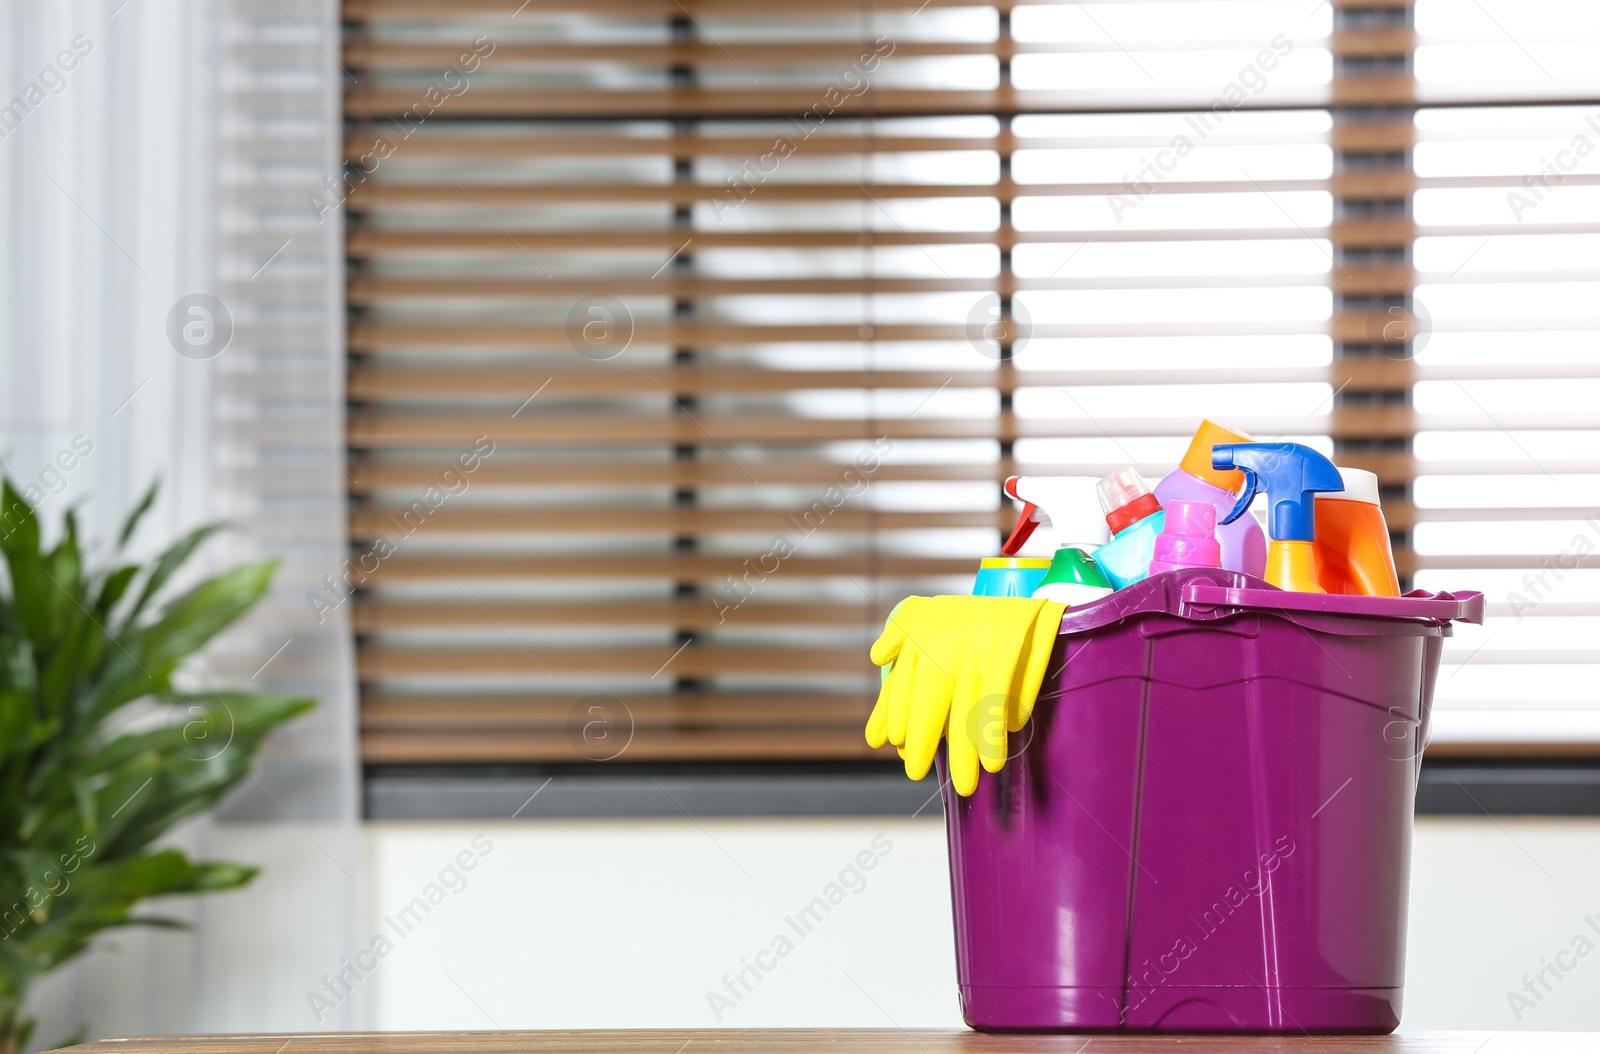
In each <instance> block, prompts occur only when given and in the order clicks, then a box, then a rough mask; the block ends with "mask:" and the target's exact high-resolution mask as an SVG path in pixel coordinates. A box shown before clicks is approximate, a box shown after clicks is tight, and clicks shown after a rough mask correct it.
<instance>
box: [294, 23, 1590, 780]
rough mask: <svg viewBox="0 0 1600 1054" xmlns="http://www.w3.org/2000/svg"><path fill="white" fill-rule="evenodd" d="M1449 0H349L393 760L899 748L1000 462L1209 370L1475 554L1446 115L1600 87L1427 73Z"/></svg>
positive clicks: (384, 703) (840, 752) (1189, 413)
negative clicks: (1431, 23) (1323, 0)
mask: <svg viewBox="0 0 1600 1054" xmlns="http://www.w3.org/2000/svg"><path fill="white" fill-rule="evenodd" d="M1412 15H1413V12H1412V8H1411V5H1410V4H1404V3H1363V4H1360V5H1356V4H1352V3H1346V2H1337V3H1332V4H1325V5H1322V6H1319V7H1316V8H1314V9H1313V8H1312V7H1311V5H1307V4H1304V3H1282V2H1278V0H1232V2H1225V0H1219V2H1215V3H1211V2H1206V3H1194V2H1189V3H1178V2H1158V0H1150V2H1145V0H1138V2H1134V0H1103V2H1096V3H1080V4H1069V5H1063V4H1031V3H991V4H971V3H948V2H941V0H929V2H927V3H914V2H910V0H900V2H895V0H889V2H877V3H861V2H859V0H856V2H845V0H812V2H808V3H806V4H803V5H802V4H798V3H787V2H778V3H766V4H753V3H743V2H732V0H698V2H688V0H685V2H683V3H675V2H666V3H659V2H645V0H626V2H625V0H599V2H590V3H582V4H580V3H560V2H554V0H530V2H529V3H526V4H523V5H522V6H521V7H517V6H516V5H514V4H511V3H504V2H500V3H477V2H470V0H469V2H457V3H442V2H427V0H347V2H346V3H345V5H344V18H345V30H346V39H345V47H344V53H343V56H342V61H343V63H344V65H345V67H346V69H347V71H348V74H349V77H350V87H349V89H348V90H347V93H346V100H345V111H346V123H347V142H346V159H347V164H346V169H345V172H344V174H343V178H342V179H340V180H330V181H329V182H328V185H325V186H324V187H322V188H320V189H319V191H318V192H317V193H315V194H313V195H312V208H313V209H314V210H321V211H326V212H328V213H341V214H342V216H343V219H344V221H345V224H346V239H345V251H346V257H347V265H348V273H349V279H348V287H347V300H348V305H349V308H350V325H349V332H348V351H349V374H348V382H347V385H348V390H347V394H348V399H349V401H350V412H349V416H348V424H347V428H348V444H349V448H350V476H351V484H350V491H351V496H352V511H351V524H350V532H351V540H352V555H351V561H350V565H349V571H348V572H347V574H346V575H345V581H344V582H343V583H342V586H343V587H345V588H348V589H349V590H351V591H353V593H354V601H353V606H352V611H353V618H354V622H355V628H356V633H357V635H358V669H359V675H360V680H361V684H362V703H361V707H362V719H361V721H362V750H363V757H364V758H365V759H366V760H367V761H369V762H378V763H384V762H388V763H421V762H432V763H444V762H470V763H476V762H519V761H567V760H583V759H589V760H596V761H600V760H613V759H621V760H626V761H651V760H674V759H676V760H713V759H746V760H749V759H776V758H791V759H849V758H863V757H868V756H870V754H871V752H870V751H869V750H868V749H867V748H866V746H865V745H864V743H863V742H862V737H861V725H862V723H863V720H864V717H865V714H866V712H867V710H868V709H869V707H870V704H871V700H872V698H873V696H874V695H875V686H876V671H875V670H874V669H873V668H872V667H871V666H870V665H869V664H868V663H867V661H866V658H865V653H866V645H867V643H868V642H869V641H870V640H871V639H872V637H873V636H874V635H875V634H876V632H877V629H878V628H879V627H880V626H881V624H882V622H883V620H884V618H885V617H886V615H887V613H888V610H889V608H890V607H892V605H893V604H894V603H895V602H896V601H897V600H898V599H899V598H900V597H901V596H903V595H905V594H907V593H909V592H929V591H934V592H959V591H963V590H965V589H966V588H968V586H969V585H970V576H971V574H972V572H973V571H974V569H975V566H976V561H977V560H978V559H979V558H980V557H982V556H986V555H992V554H993V552H994V551H995V548H996V546H997V544H998V540H999V538H1000V537H1001V534H1000V532H1002V531H1004V530H1006V529H1007V528H1009V526H1010V523H1011V521H1012V519H1013V517H1014V515H1015V514H1014V511H1013V510H1012V509H1011V508H1010V507H1009V503H1008V502H1004V501H1002V498H1001V494H1000V490H999V486H998V484H999V482H1000V481H1001V480H1003V479H1004V477H1005V476H1007V475H1009V474H1012V473H1015V472H1032V473H1070V474H1101V473H1104V472H1107V471H1110V470H1112V469H1114V468H1116V467H1119V466H1121V465H1124V464H1133V465H1135V466H1136V467H1138V468H1139V469H1140V470H1142V471H1144V472H1145V473H1146V474H1147V475H1151V476H1159V475H1162V474H1164V473H1165V472H1167V471H1169V470H1170V469H1171V468H1172V467H1173V458H1174V456H1175V455H1176V454H1177V453H1178V452H1180V451H1181V449H1182V447H1183V445H1184V442H1183V440H1184V438H1185V437H1186V435H1187V433H1188V432H1190V431H1191V430H1192V429H1193V427H1194V425H1195V424H1196V423H1197V422H1198V419H1199V418H1200V417H1201V416H1212V417H1218V418H1221V419H1224V420H1227V421H1229V422H1230V423H1233V424H1236V425H1238V426H1240V427H1243V428H1245V429H1248V430H1250V431H1252V432H1254V433H1255V434H1256V435H1258V436H1259V437H1261V438H1270V437H1283V438H1291V439H1297V440H1301V441H1305V442H1309V443H1313V444H1315V445H1317V446H1319V447H1320V448H1322V449H1324V450H1326V451H1328V452H1330V453H1334V454H1336V455H1337V456H1338V459H1339V460H1340V462H1341V463H1343V464H1350V465H1356V466H1359V467H1365V468H1370V469H1373V470H1374V471H1377V472H1378V473H1379V475H1380V477H1381V479H1382V481H1383V484H1384V487H1385V495H1386V499H1387V502H1386V511H1387V512H1388V515H1389V517H1390V523H1391V525H1392V527H1393V528H1394V530H1395V534H1396V542H1397V559H1398V562H1399V563H1400V565H1401V568H1402V572H1403V573H1404V574H1405V575H1406V576H1407V577H1408V578H1409V577H1411V576H1413V575H1415V576H1417V579H1418V581H1419V582H1425V581H1426V580H1425V578H1424V577H1423V576H1425V575H1431V574H1434V573H1435V572H1436V571H1437V572H1438V573H1439V574H1441V575H1444V576H1445V578H1446V579H1448V581H1443V582H1441V584H1442V585H1446V586H1454V587H1465V586H1473V585H1476V584H1477V582H1478V580H1479V579H1478V577H1477V576H1476V574H1474V573H1472V572H1473V569H1474V568H1477V567H1483V566H1489V565H1492V564H1493V562H1494V561H1493V559H1489V560H1488V561H1487V563H1486V561H1485V560H1479V561H1478V562H1477V563H1471V564H1470V566H1469V565H1468V564H1459V563H1458V564H1451V563H1449V561H1448V560H1446V559H1445V558H1444V556H1443V555H1442V554H1441V553H1440V552H1438V551H1437V549H1436V548H1430V547H1436V546H1437V545H1442V544H1446V543H1444V542H1442V541H1438V540H1437V539H1436V538H1435V536H1433V535H1432V534H1430V533H1429V532H1430V531H1432V530H1433V529H1434V528H1435V526H1436V525H1442V523H1443V522H1452V523H1466V522H1469V519H1470V517H1469V515H1468V513H1467V512H1465V511H1463V509H1464V508H1465V507H1464V506H1461V505H1456V506H1450V508H1453V509H1454V510H1455V511H1454V512H1446V511H1445V506H1439V507H1438V508H1435V505H1434V504H1433V503H1436V502H1438V501H1440V500H1442V499H1441V498H1440V496H1439V495H1440V494H1441V493H1442V492H1437V491H1433V490H1430V489H1429V488H1432V487H1434V486H1436V484H1435V483H1433V482H1431V481H1432V480H1433V479H1434V478H1435V476H1436V475H1437V476H1441V477H1442V478H1446V479H1455V478H1458V477H1460V476H1461V474H1460V473H1457V474H1456V475H1455V476H1451V475H1449V470H1448V468H1440V467H1439V465H1440V464H1441V463H1443V462H1448V461H1449V460H1450V458H1449V457H1436V456H1434V455H1432V454H1431V453H1430V452H1429V451H1430V449H1431V448H1430V447H1429V446H1428V444H1429V443H1431V442H1433V441H1434V440H1433V439H1432V438H1430V437H1432V436H1435V435H1438V436H1442V437H1443V442H1444V444H1445V445H1446V446H1447V447H1448V446H1449V444H1451V443H1452V442H1454V440H1455V438H1456V437H1458V436H1459V435H1461V434H1467V433H1472V432H1473V430H1474V429H1476V430H1478V431H1482V429H1483V427H1484V425H1483V421H1484V420H1486V419H1487V418H1486V417H1485V416H1484V415H1483V414H1475V413H1473V412H1465V411H1463V412H1456V411H1440V412H1438V413H1437V414H1435V413H1433V412H1432V411H1427V412H1424V411H1425V410H1426V407H1427V405H1429V404H1427V402H1426V399H1427V398H1433V396H1432V395H1430V394H1429V393H1430V392H1431V391H1432V389H1430V388H1429V387H1427V386H1428V385H1430V384H1433V383H1434V381H1435V378H1436V377H1438V376H1442V375H1441V374H1439V373H1437V372H1430V371H1435V370H1436V365H1437V363H1436V360H1434V359H1430V358H1428V357H1427V356H1429V355H1439V354H1444V352H1443V351H1442V350H1441V349H1443V348H1445V347H1448V345H1449V343H1450V341H1449V340H1447V339H1446V332H1445V331H1446V330H1448V329H1449V328H1450V326H1451V325H1453V323H1446V322H1444V321H1442V320H1441V319H1440V317H1439V314H1438V312H1437V311H1434V310H1433V309H1432V306H1431V304H1429V300H1428V296H1427V291H1428V290H1429V289H1430V288H1431V287H1430V285H1429V283H1430V282H1432V281H1434V280H1435V279H1436V278H1437V276H1436V275H1435V274H1434V273H1433V271H1432V270H1431V269H1430V268H1431V265H1429V266H1428V267H1421V266H1419V265H1418V264H1417V263H1416V261H1414V259H1413V253H1414V250H1413V245H1415V246H1416V247H1417V248H1416V250H1415V251H1416V252H1422V251H1423V249H1424V248H1426V247H1427V246H1428V245H1430V244H1432V243H1431V242H1429V241H1427V239H1428V238H1430V237H1434V236H1435V234H1436V233H1437V236H1438V237H1444V238H1449V237H1457V236H1459V235H1458V233H1457V232H1456V231H1455V229H1454V228H1453V227H1452V226H1451V225H1449V224H1445V225H1443V227H1442V228H1441V230H1439V231H1438V232H1433V231H1431V230H1430V229H1429V228H1427V227H1426V226H1423V225H1420V224H1419V221H1418V218H1417V216H1416V215H1414V208H1415V207H1420V205H1421V203H1423V202H1425V201H1426V200H1427V199H1426V198H1425V197H1424V195H1425V194H1426V193H1429V192H1431V190H1432V188H1433V187H1435V186H1438V187H1441V188H1444V187H1453V186H1455V185H1456V184H1457V183H1458V182H1459V180H1455V181H1454V182H1453V181H1452V180H1453V179H1454V177H1450V176H1427V177H1424V176H1422V175H1420V174H1419V173H1418V172H1417V171H1414V168H1415V165H1414V164H1413V160H1414V158H1423V159H1426V157H1427V155H1426V153H1425V152H1423V151H1421V150H1420V147H1421V146H1422V145H1425V144H1426V143H1427V141H1428V135H1429V133H1428V131H1427V125H1426V117H1427V115H1428V114H1429V113H1431V112H1433V111H1434V109H1438V110H1439V112H1443V113H1448V114H1464V113H1468V112H1472V111H1471V107H1473V106H1493V105H1495V104H1497V103H1500V104H1503V103H1505V102H1506V101H1507V99H1508V98H1509V99H1511V101H1513V102H1515V103H1516V104H1517V105H1518V107H1519V108H1520V107H1522V106H1524V105H1526V104H1528V103H1531V102H1540V103H1543V104H1546V105H1554V103H1555V102H1556V97H1557V96H1559V95H1561V93H1563V92H1565V93H1568V96H1569V97H1575V96H1576V95H1578V94H1580V93H1581V91H1582V90H1584V89H1583V86H1582V84H1581V83H1578V82H1577V81H1572V82H1570V83H1569V82H1561V83H1558V84H1556V85H1554V86H1546V85H1534V86H1529V87H1527V88H1526V89H1525V90H1523V91H1522V94H1521V95H1518V94H1516V92H1512V94H1511V95H1510V96H1505V95H1502V94H1492V93H1500V92H1502V91H1503V90H1508V89H1505V88H1504V86H1502V85H1499V84H1486V83H1485V82H1484V81H1483V79H1482V78H1473V77H1467V78H1463V79H1462V80H1461V81H1460V82H1459V83H1458V82H1455V81H1440V82H1439V83H1438V84H1437V85H1435V84H1434V83H1433V82H1432V81H1424V80H1422V79H1421V78H1419V77H1418V76H1417V69H1418V68H1421V69H1424V70H1425V69H1426V68H1428V67H1427V65H1426V63H1425V62H1423V61H1422V60H1423V59H1425V58H1426V57H1427V56H1428V55H1430V54H1431V52H1428V51H1427V50H1426V48H1423V49H1422V50H1420V51H1419V50H1418V41H1419V38H1418V36H1417V33H1416V31H1415V27H1414V26H1413V18H1412ZM1483 35H1484V34H1483V33H1482V32H1481V31H1480V30H1479V29H1476V28H1468V29H1464V30H1461V31H1459V32H1457V31H1456V30H1449V31H1447V32H1445V34H1444V37H1443V39H1444V40H1445V41H1446V44H1445V45H1442V46H1449V47H1469V48H1470V47H1472V46H1476V44H1475V43H1474V42H1478V41H1480V39H1481V38H1482V37H1483ZM1421 39H1422V40H1423V41H1426V40H1427V38H1426V37H1423V38H1421ZM1430 61H1431V60H1430ZM1486 91H1487V92H1491V94H1487V95H1486V94H1484V92H1486ZM1430 92H1433V93H1434V94H1433V95H1431V96H1430V94H1429V93H1430ZM1425 102H1426V103H1427V106H1424V105H1423V104H1424V103H1425ZM1435 104H1437V105H1435ZM1469 104H1470V105H1469ZM1419 140H1420V141H1421V142H1420V143H1419ZM1457 226H1459V224H1458V225H1457ZM1430 251H1431V250H1430ZM1466 273H1469V274H1470V271H1469V272H1466ZM1456 277H1457V279H1459V275H1458V276H1456ZM1574 281H1581V279H1574ZM1425 305H1427V306H1425ZM1530 324H1532V323H1530ZM1460 328H1461V330H1462V331H1463V332H1466V331H1468V330H1469V329H1470V326H1469V325H1467V324H1463V325H1462V326H1461V327H1460ZM1535 328H1538V327H1537V326H1535ZM1424 338H1426V341H1427V342H1426V343H1425V341H1424ZM1437 361H1439V362H1442V361H1444V360H1437ZM1498 362H1499V365H1497V366H1493V367H1490V368H1488V369H1487V370H1486V369H1485V367H1484V365H1483V364H1478V365H1475V366H1474V369H1476V370H1477V371H1478V372H1477V373H1476V374H1473V375H1472V376H1473V377H1474V378H1475V379H1477V380H1484V381H1489V382H1494V381H1495V380H1497V379H1499V378H1500V377H1502V376H1516V377H1521V376H1523V374H1522V373H1521V372H1519V371H1520V370H1521V369H1522V362H1523V360H1522V359H1521V358H1520V357H1513V356H1510V355H1506V356H1504V357H1503V358H1502V359H1501V360H1498ZM1563 369H1564V367H1561V366H1556V367H1553V370H1554V372H1549V370H1547V372H1546V373H1545V374H1544V376H1546V377H1547V378H1549V379H1552V380H1555V381H1556V382H1557V383H1560V381H1561V379H1562V378H1563V377H1565V376H1566V375H1565V374H1563V373H1561V370H1563ZM1496 370H1498V371H1499V372H1495V371H1496ZM1460 376H1461V377H1462V378H1463V379H1465V378H1466V377H1467V376H1468V374H1466V373H1462V374H1460ZM1419 400H1421V401H1420V402H1419ZM1581 416H1582V412H1581V411H1578V410H1574V412H1573V418H1574V421H1576V419H1577V418H1579V417H1581ZM1591 423H1592V422H1591ZM1532 427H1533V428H1534V430H1535V431H1539V432H1541V434H1542V433H1543V432H1544V428H1543V426H1532ZM1572 427H1573V428H1579V427H1586V426H1583V425H1579V424H1576V423H1574V424H1573V425H1572ZM1580 460H1581V459H1580ZM1424 470H1426V471H1424ZM1588 471H1594V470H1593V468H1590V469H1589V470H1588ZM1515 493H1517V494H1522V493H1524V492H1523V491H1521V490H1516V491H1515ZM1424 506H1427V508H1426V509H1425V508H1424ZM1452 516H1453V517H1454V519H1450V517H1452ZM1471 516H1477V517H1478V518H1479V520H1482V521H1484V522H1489V521H1490V518H1489V517H1487V516H1485V515H1483V514H1480V513H1476V512H1475V513H1471ZM1489 530H1490V534H1491V536H1493V531H1494V528H1493V527H1490V528H1489ZM1038 544H1039V545H1040V546H1041V552H1042V551H1043V548H1042V547H1043V546H1044V544H1045V543H1044V541H1043V539H1042V538H1041V540H1040V542H1039V543H1038ZM1448 544H1460V543H1459V542H1452V543H1448ZM1458 566H1459V569H1460V570H1461V572H1462V576H1461V577H1460V578H1457V577H1454V570H1455V569H1456V568H1457V567H1458ZM329 602H330V603H332V602H334V601H332V600H330V601H329ZM1548 610H1550V611H1551V612H1554V611H1555V610H1556V609H1554V608H1550V609H1548ZM1576 617H1581V616H1576ZM1487 654H1488V649H1487V647H1486V649H1485V653H1484V655H1487ZM1508 654H1510V653H1508ZM1483 657H1484V656H1480V657H1479V659H1478V660H1476V661H1483ZM1447 680H1453V679H1451V678H1448V677H1447ZM1502 702H1503V701H1502ZM1507 705H1509V704H1507ZM1569 709H1570V708H1569Z"/></svg>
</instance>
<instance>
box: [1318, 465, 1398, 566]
mask: <svg viewBox="0 0 1600 1054" xmlns="http://www.w3.org/2000/svg"><path fill="white" fill-rule="evenodd" d="M1339 477H1340V478H1341V479H1342V480H1344V489H1343V490H1340V491H1333V492H1328V493H1322V494H1318V495H1317V498H1316V532H1317V543H1316V544H1317V549H1318V550H1319V551H1320V552H1319V556H1320V557H1321V559H1320V561H1319V563H1318V569H1317V577H1318V581H1319V582H1321V584H1322V588H1323V589H1325V590H1326V591H1328V592H1329V593H1339V594H1345V595H1349V596H1367V597H1397V596H1399V595H1400V577H1399V575H1397V574H1396V573H1395V569H1394V549H1393V548H1392V547H1391V546H1390V544H1389V525H1388V523H1386V522H1385V521H1384V518H1383V509H1382V508H1381V507H1380V506H1379V504H1378V477H1377V476H1375V475H1373V474H1372V473H1371V472H1368V471H1366V470H1365V469H1359V468H1340V469H1339Z"/></svg>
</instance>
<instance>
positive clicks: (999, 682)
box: [866, 596, 1066, 796]
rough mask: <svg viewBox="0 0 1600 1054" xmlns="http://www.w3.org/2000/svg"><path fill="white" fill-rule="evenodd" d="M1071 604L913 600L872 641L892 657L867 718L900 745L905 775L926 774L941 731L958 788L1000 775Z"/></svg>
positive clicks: (882, 736) (880, 656)
mask: <svg viewBox="0 0 1600 1054" xmlns="http://www.w3.org/2000/svg"><path fill="white" fill-rule="evenodd" d="M1065 610H1066V608H1065V607H1064V606H1063V605H1061V604H1056V603H1053V602H1051V601H1046V600H1031V599H1028V598H1026V597H965V596H942V597H907V598H906V599H905V600H904V601H903V602H902V603H901V604H900V605H899V606H898V607H897V608H895V610H894V611H893V612H891V613H890V616H889V621H888V623H887V624H886V625H885V626H884V631H883V635H882V636H880V637H879V638H878V640H877V641H876V642H875V643H874V644H873V646H872V661H873V662H874V663H876V664H877V665H879V666H885V665H889V664H891V663H892V664H893V665H892V667H891V668H890V670H889V672H888V675H887V676H886V677H885V678H884V681H883V685H882V687H881V688H880V690H879V692H878V703H877V705H876V706H875V707H873V710H872V715H871V716H870V717H869V718H868V719H867V729H866V737H867V742H868V743H869V744H870V745H872V746H874V747H879V746H882V745H883V744H884V743H892V744H894V745H895V747H897V748H898V749H899V751H900V756H901V757H902V758H903V759H904V760H905V765H906V775H908V776H910V777H911V778H912V779H921V778H922V777H924V776H926V775H927V774H928V769H929V768H930V767H931V766H932V765H933V756H934V752H935V751H936V750H937V749H938V747H939V739H940V738H941V737H943V738H944V739H946V740H947V741H948V743H949V747H948V756H949V761H950V781H951V784H952V785H953V786H954V787H955V788H956V791H957V793H959V794H961V795H963V796H965V795H968V794H971V793H972V792H973V791H974V790H976V789H977V786H978V767H979V765H980V764H981V765H982V766H983V768H985V769H987V770H988V771H990V772H998V771H1000V769H1001V767H1002V766H1004V764H1005V761H1006V747H1007V733H1008V732H1018V731H1021V729H1022V727H1023V726H1024V725H1025V724H1026V723H1027V721H1028V718H1029V717H1030V716H1031V715H1032V713H1033V705H1034V702H1035V701H1036V700H1037V699H1038V696H1039V686H1040V684H1041V683H1043V681H1044V671H1045V667H1046V665H1048V663H1049V661H1050V652H1051V649H1052V648H1053V647H1054V646H1055V639H1056V635H1057V633H1058V632H1059V630H1060V628H1061V613H1062V612H1063V611H1065Z"/></svg>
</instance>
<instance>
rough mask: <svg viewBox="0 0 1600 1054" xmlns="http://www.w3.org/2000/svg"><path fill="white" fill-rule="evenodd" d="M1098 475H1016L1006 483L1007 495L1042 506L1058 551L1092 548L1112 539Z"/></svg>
mask: <svg viewBox="0 0 1600 1054" xmlns="http://www.w3.org/2000/svg"><path fill="white" fill-rule="evenodd" d="M1099 482H1100V481H1099V479H1097V478H1096V477H1094V476H1012V477H1011V478H1010V479H1008V480H1006V493H1007V494H1009V495H1011V496H1012V497H1013V498H1018V499H1020V500H1022V501H1025V502H1028V503H1030V504H1033V505H1037V506H1038V507H1039V512H1040V513H1043V515H1044V518H1045V520H1046V521H1048V522H1049V524H1050V528H1051V532H1052V533H1053V534H1054V535H1055V545H1056V548H1058V549H1059V548H1062V547H1064V546H1083V547H1090V546H1096V545H1101V544H1103V543H1104V542H1105V541H1106V539H1108V538H1110V537H1111V532H1110V530H1109V529H1108V528H1107V527H1106V518H1105V515H1104V514H1103V513H1102V512H1101V511H1100V499H1099V496H1098V493H1097V492H1096V490H1095V485H1096V484H1097V483H1099Z"/></svg>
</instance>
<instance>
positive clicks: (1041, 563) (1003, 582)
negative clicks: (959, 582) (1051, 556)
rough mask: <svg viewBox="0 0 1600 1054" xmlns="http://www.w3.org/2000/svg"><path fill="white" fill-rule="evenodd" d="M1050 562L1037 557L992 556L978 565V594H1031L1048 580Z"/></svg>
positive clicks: (975, 590) (974, 589) (974, 592)
mask: <svg viewBox="0 0 1600 1054" xmlns="http://www.w3.org/2000/svg"><path fill="white" fill-rule="evenodd" d="M1049 569H1050V561H1049V560H1046V559H1044V558H1043V557H1034V556H988V557H985V558H984V559H983V561H982V562H981V563H979V564H978V577H977V578H976V579H975V580H974V581H973V583H972V595H973V596H975V597H1029V596H1032V595H1033V591H1034V590H1035V589H1037V588H1038V587H1039V583H1040V582H1042V581H1044V576H1045V572H1046V571H1048V570H1049Z"/></svg>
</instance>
